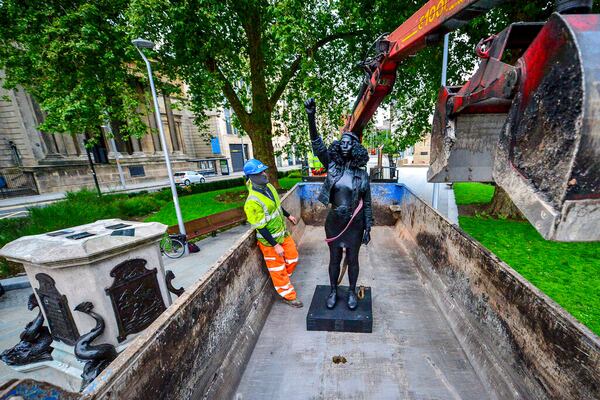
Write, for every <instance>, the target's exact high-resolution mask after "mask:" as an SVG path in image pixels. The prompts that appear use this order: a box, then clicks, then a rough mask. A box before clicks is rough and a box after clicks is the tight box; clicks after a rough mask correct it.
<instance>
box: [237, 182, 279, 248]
mask: <svg viewBox="0 0 600 400" xmlns="http://www.w3.org/2000/svg"><path fill="white" fill-rule="evenodd" d="M246 186H247V187H248V192H249V194H248V198H247V199H246V204H244V211H245V212H246V218H247V219H248V222H249V223H250V224H251V225H252V227H253V228H254V229H262V228H265V227H266V228H267V230H268V231H269V233H270V234H271V236H273V239H275V241H276V242H277V243H279V244H281V243H283V240H284V239H285V237H286V236H287V231H286V226H285V220H284V217H283V212H282V211H281V200H280V199H279V195H278V194H277V190H275V188H274V187H273V185H271V184H270V183H267V188H268V189H269V190H270V191H271V193H272V194H273V198H274V199H275V201H273V200H271V199H270V198H268V197H267V196H265V195H264V194H262V193H259V192H257V191H255V190H254V189H253V188H252V182H250V180H248V183H247V184H246ZM256 237H257V239H258V241H259V242H261V243H262V244H264V245H265V246H271V244H270V243H269V242H267V240H266V239H265V238H264V237H263V236H262V235H261V234H260V232H256Z"/></svg>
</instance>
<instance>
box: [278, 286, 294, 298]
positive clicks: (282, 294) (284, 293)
mask: <svg viewBox="0 0 600 400" xmlns="http://www.w3.org/2000/svg"><path fill="white" fill-rule="evenodd" d="M293 291H294V288H290V289H288V290H284V291H283V292H281V293H279V295H280V296H282V297H283V296H285V295H286V294H290V293H292V292H293Z"/></svg>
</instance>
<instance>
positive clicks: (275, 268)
mask: <svg viewBox="0 0 600 400" xmlns="http://www.w3.org/2000/svg"><path fill="white" fill-rule="evenodd" d="M267 269H268V270H269V271H272V272H277V271H283V270H284V269H285V264H283V265H282V266H279V267H273V268H267Z"/></svg>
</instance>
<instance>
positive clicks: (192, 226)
mask: <svg viewBox="0 0 600 400" xmlns="http://www.w3.org/2000/svg"><path fill="white" fill-rule="evenodd" d="M245 222H246V214H245V213H244V209H243V208H234V209H232V210H227V211H223V212H220V213H217V214H213V215H209V216H208V217H202V218H198V219H195V220H193V221H189V222H186V223H185V224H184V225H185V231H186V232H187V238H188V240H190V239H193V238H196V237H198V236H203V235H208V234H211V235H213V236H215V235H216V234H217V231H218V230H219V229H224V228H228V227H231V226H234V225H237V224H239V223H245ZM168 232H169V234H175V233H178V232H179V227H178V226H177V225H173V226H170V227H169V229H168Z"/></svg>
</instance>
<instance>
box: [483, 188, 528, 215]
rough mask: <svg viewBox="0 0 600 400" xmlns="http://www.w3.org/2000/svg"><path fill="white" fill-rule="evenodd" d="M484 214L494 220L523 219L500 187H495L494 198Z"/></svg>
mask: <svg viewBox="0 0 600 400" xmlns="http://www.w3.org/2000/svg"><path fill="white" fill-rule="evenodd" d="M486 212H487V213H488V214H489V215H491V216H494V217H496V218H508V219H525V217H523V214H521V211H519V209H518V208H517V206H515V204H514V203H513V202H512V200H511V199H510V197H508V194H507V193H506V192H505V191H504V189H502V188H501V187H500V186H496V191H495V192H494V197H493V198H492V202H491V203H490V205H489V206H488V209H487V210H486Z"/></svg>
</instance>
